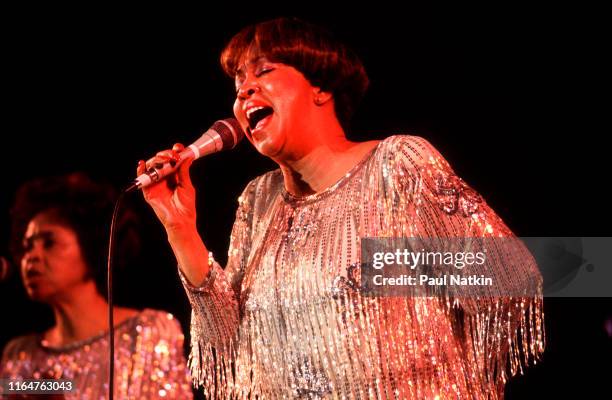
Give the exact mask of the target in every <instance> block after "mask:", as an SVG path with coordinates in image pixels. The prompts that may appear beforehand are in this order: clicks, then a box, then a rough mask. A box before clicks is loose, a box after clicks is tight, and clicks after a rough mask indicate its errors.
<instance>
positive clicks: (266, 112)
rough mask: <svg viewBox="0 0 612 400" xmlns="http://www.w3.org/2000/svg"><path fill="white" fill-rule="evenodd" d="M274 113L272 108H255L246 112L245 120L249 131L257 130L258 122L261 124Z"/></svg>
mask: <svg viewBox="0 0 612 400" xmlns="http://www.w3.org/2000/svg"><path fill="white" fill-rule="evenodd" d="M273 113H274V110H272V107H268V106H263V107H256V108H253V109H252V110H249V111H248V112H247V120H248V122H249V128H250V129H251V130H254V129H257V127H258V125H259V124H260V122H262V121H263V120H264V119H266V118H267V117H269V116H271V115H272V114H273Z"/></svg>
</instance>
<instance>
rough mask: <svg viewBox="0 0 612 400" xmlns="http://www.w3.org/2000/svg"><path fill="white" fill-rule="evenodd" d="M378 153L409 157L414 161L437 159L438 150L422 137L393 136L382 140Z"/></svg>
mask: <svg viewBox="0 0 612 400" xmlns="http://www.w3.org/2000/svg"><path fill="white" fill-rule="evenodd" d="M379 151H382V152H383V153H385V154H388V155H389V156H392V157H409V158H411V159H413V160H415V161H418V160H427V159H429V157H431V156H434V157H439V156H440V153H439V152H438V150H437V149H436V148H435V147H434V146H433V145H432V144H431V143H430V142H429V141H428V140H427V139H425V138H424V137H421V136H415V135H393V136H389V137H387V138H386V139H384V140H383V141H382V142H381V144H380V146H379Z"/></svg>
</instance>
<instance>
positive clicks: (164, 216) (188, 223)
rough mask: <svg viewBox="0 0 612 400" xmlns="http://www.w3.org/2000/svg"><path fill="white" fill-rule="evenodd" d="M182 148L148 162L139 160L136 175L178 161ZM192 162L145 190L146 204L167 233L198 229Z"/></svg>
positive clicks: (174, 147) (181, 165)
mask: <svg viewBox="0 0 612 400" xmlns="http://www.w3.org/2000/svg"><path fill="white" fill-rule="evenodd" d="M183 148H184V146H183V145H182V144H180V143H177V144H175V145H174V146H172V149H171V150H164V151H160V152H159V153H157V154H156V155H155V157H152V158H150V159H148V160H147V162H146V163H145V162H144V161H142V160H141V161H139V162H138V168H137V169H136V175H137V176H138V175H140V174H143V173H145V172H146V171H147V170H149V168H154V167H155V166H161V165H163V164H164V163H166V162H172V161H174V162H178V160H179V156H178V154H179V153H180V152H181V151H182V150H183ZM192 162H193V159H191V158H190V159H187V160H185V161H184V162H183V163H181V164H180V166H179V167H178V170H177V172H176V173H175V174H173V175H170V176H167V177H166V178H165V179H163V180H161V181H159V182H156V183H153V184H151V185H149V186H147V187H145V188H143V189H142V192H143V194H144V198H145V200H146V202H147V203H149V205H150V206H151V208H153V211H154V212H155V214H156V215H157V218H159V220H160V221H161V223H162V224H163V225H164V228H166V232H168V233H172V232H174V231H177V230H185V229H192V230H193V229H195V227H196V206H195V189H194V187H193V185H192V183H191V178H190V177H189V167H190V166H191V163H192Z"/></svg>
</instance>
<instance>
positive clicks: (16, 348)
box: [0, 309, 193, 400]
mask: <svg viewBox="0 0 612 400" xmlns="http://www.w3.org/2000/svg"><path fill="white" fill-rule="evenodd" d="M183 340H184V337H183V334H182V332H181V328H180V325H179V324H178V321H176V319H174V317H173V316H172V314H168V313H166V312H162V311H156V310H152V309H145V310H143V311H141V312H139V313H138V314H137V315H135V316H134V317H131V318H128V319H126V320H125V321H123V322H121V323H120V324H119V325H117V326H116V327H115V341H116V342H115V343H116V345H115V392H114V394H115V398H116V399H122V400H123V399H138V400H140V399H188V400H189V399H191V398H193V393H192V390H191V385H190V378H189V374H188V370H187V368H186V365H185V358H184V356H183ZM0 376H1V377H4V378H8V379H69V380H73V384H74V387H75V390H74V391H73V392H71V393H65V394H64V396H65V397H64V398H66V399H75V400H76V399H79V400H82V399H83V400H84V399H87V400H89V399H91V400H94V399H95V400H103V399H107V398H108V332H106V333H101V334H100V335H97V336H95V337H92V338H89V339H86V340H84V341H80V342H77V343H72V344H69V345H66V346H63V347H51V346H48V345H46V343H45V342H44V341H41V337H40V335H38V334H32V335H26V336H21V337H18V338H15V339H13V340H11V341H10V342H9V343H8V344H7V346H6V347H5V349H4V354H3V356H2V364H1V368H0Z"/></svg>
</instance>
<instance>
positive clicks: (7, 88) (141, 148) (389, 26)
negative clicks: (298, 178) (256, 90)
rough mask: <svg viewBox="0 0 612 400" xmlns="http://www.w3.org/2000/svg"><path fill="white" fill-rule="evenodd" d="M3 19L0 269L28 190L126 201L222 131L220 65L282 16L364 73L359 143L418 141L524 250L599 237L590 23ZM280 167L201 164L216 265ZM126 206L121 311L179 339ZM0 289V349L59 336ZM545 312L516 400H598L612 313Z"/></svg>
mask: <svg viewBox="0 0 612 400" xmlns="http://www.w3.org/2000/svg"><path fill="white" fill-rule="evenodd" d="M327 7H329V5H328V6H327ZM262 8H267V10H262ZM324 10H326V11H324ZM6 11H7V12H6V13H5V15H4V18H3V19H4V20H5V22H6V24H5V27H6V28H5V29H6V34H5V39H7V40H5V45H4V46H3V47H4V49H3V59H4V61H3V69H4V72H3V73H2V76H3V79H2V81H3V85H2V86H3V90H2V92H3V97H4V102H3V103H4V105H3V113H2V114H3V118H2V131H3V133H2V139H1V142H0V143H2V144H1V149H2V152H1V155H2V158H3V159H4V163H3V169H2V171H3V177H2V190H1V192H0V193H1V195H0V210H2V212H1V213H0V226H1V227H2V229H1V231H0V238H1V240H0V252H2V254H5V255H6V254H7V242H8V235H9V220H8V209H9V205H10V203H11V201H12V196H13V195H14V191H15V189H16V188H17V187H18V186H19V185H20V184H21V183H23V182H24V181H26V180H28V179H30V178H33V177H38V176H47V175H56V174H60V173H64V172H69V171H73V170H84V171H87V172H89V173H90V174H92V175H93V176H94V177H98V178H100V179H105V180H108V181H110V182H112V183H113V184H115V185H116V186H117V187H120V186H123V185H125V184H126V183H127V182H129V181H130V180H131V179H132V178H133V176H134V170H135V165H136V161H137V160H138V159H141V158H142V159H144V158H148V157H149V156H150V155H152V154H153V153H154V152H156V151H158V150H160V149H163V148H166V147H169V146H171V145H172V144H173V143H174V142H177V141H182V142H184V143H186V142H190V141H191V140H193V139H195V138H196V137H197V136H198V134H199V132H200V131H202V130H203V129H205V128H207V127H208V126H209V125H210V124H211V123H212V122H213V121H215V120H216V119H219V118H225V117H228V116H230V115H231V105H232V102H233V96H234V91H233V82H232V81H231V80H229V79H227V78H226V77H224V76H223V74H222V72H221V69H220V67H219V64H218V56H219V53H220V51H221V49H222V47H223V45H224V44H225V43H226V42H227V40H229V38H230V37H231V35H232V34H233V33H235V32H236V31H237V30H238V29H240V28H241V27H243V26H244V25H246V24H248V23H252V22H256V21H261V20H263V19H267V18H271V17H275V16H279V15H295V16H300V17H303V18H305V19H308V20H310V21H312V22H315V23H319V24H321V25H324V26H327V27H328V28H329V29H331V30H332V31H333V32H335V33H336V34H337V36H339V37H340V38H341V39H343V40H345V41H346V42H348V43H349V44H350V45H351V46H352V47H353V48H354V49H355V51H356V52H357V53H358V54H359V55H360V56H361V57H362V59H363V61H364V63H365V65H366V68H367V70H368V72H369V75H370V79H371V87H370V90H369V93H368V95H367V96H366V99H365V101H364V103H363V104H362V107H361V108H360V109H359V111H358V115H357V116H356V118H355V120H354V123H353V129H352V131H351V133H350V135H351V137H352V138H354V139H355V140H365V139H375V138H384V137H387V136H389V135H391V134H394V133H410V134H415V135H420V136H424V137H426V138H427V139H428V140H429V141H430V142H432V143H433V144H434V146H436V147H437V148H438V149H439V150H440V151H441V153H442V154H443V155H444V156H445V157H446V158H447V159H448V160H449V162H450V163H451V165H453V167H454V168H455V170H456V171H457V172H458V174H459V175H460V176H461V177H463V178H464V179H465V180H466V181H467V182H468V183H470V184H471V185H472V186H473V187H474V188H475V189H476V190H478V191H479V192H480V193H481V194H482V195H483V196H484V197H485V198H486V199H487V201H488V202H489V204H491V205H492V207H493V208H494V209H495V210H496V211H497V212H498V213H499V215H500V216H501V217H502V218H503V219H504V220H505V221H506V222H507V224H508V225H509V226H510V228H511V229H513V230H514V231H515V232H516V233H517V234H518V235H520V236H605V235H607V234H608V233H609V232H605V230H604V226H605V225H604V223H603V219H604V218H605V217H606V215H607V213H606V210H607V209H608V208H606V207H605V206H604V204H605V184H604V181H603V176H604V169H603V168H604V167H603V166H604V162H605V157H604V150H603V146H602V145H603V140H602V139H600V138H599V137H598V134H600V132H598V130H597V129H595V128H594V127H593V125H592V122H593V119H592V114H596V113H597V108H596V107H595V106H591V105H588V100H589V96H587V94H586V93H587V92H586V89H588V88H589V87H591V85H592V84H593V83H597V79H596V78H594V73H595V72H596V71H595V69H596V67H595V65H596V63H595V62H593V61H596V60H595V59H596V58H597V55H596V54H597V53H596V52H595V51H591V49H592V48H593V49H594V48H596V46H594V40H595V39H594V38H595V37H596V35H597V33H598V29H599V26H600V25H598V24H597V22H596V20H595V18H594V19H593V22H592V23H590V21H591V20H590V18H591V16H592V15H589V14H588V13H583V12H578V11H576V10H571V9H565V10H560V9H538V10H536V9H534V8H533V7H531V8H522V9H521V8H518V7H517V8H509V7H501V6H500V7H497V8H491V7H488V8H481V7H478V8H477V7H473V8H472V9H470V8H465V7H464V8H461V9H458V8H454V9H445V10H424V9H420V8H419V9H417V8H414V7H413V8H410V9H400V8H397V7H396V8H388V7H384V6H382V5H379V6H376V7H373V6H369V7H367V8H366V7H365V6H364V7H363V8H362V9H360V8H359V6H357V5H356V4H354V5H352V6H350V7H344V8H338V9H336V10H333V11H330V10H327V9H326V8H320V7H315V6H314V5H313V4H309V6H308V8H304V9H296V10H280V9H274V8H273V7H271V6H270V5H267V7H266V6H264V5H263V4H255V3H253V4H250V5H248V6H247V5H238V4H235V5H228V6H227V7H226V10H225V11H218V10H215V11H213V10H212V7H211V8H210V9H209V10H191V9H190V10H187V9H184V10H176V9H172V10H170V9H168V8H166V7H165V6H163V7H162V6H160V7H157V8H147V9H144V8H142V9H137V8H133V9H129V10H128V9H124V8H119V9H102V8H98V9H95V8H93V7H91V8H89V9H82V8H81V9H77V8H71V9H67V8H65V9H60V8H53V9H21V10H6ZM585 22H586V23H585ZM272 168H274V164H273V163H271V162H270V161H268V160H266V159H264V158H263V157H261V156H259V155H258V154H257V153H256V152H255V151H254V150H253V149H252V148H251V147H250V145H249V144H248V143H247V142H246V141H245V142H244V143H242V144H241V145H240V146H239V148H237V149H236V150H234V151H233V152H229V153H224V154H217V155H213V156H210V157H208V158H206V159H204V160H202V161H199V162H198V163H197V164H195V165H194V167H193V169H192V177H193V180H194V183H195V184H196V186H197V187H198V188H199V193H200V197H199V210H200V214H199V226H200V228H201V229H200V230H201V232H203V235H204V239H205V241H206V243H207V245H208V246H209V247H210V248H211V249H212V250H213V251H214V252H215V254H216V255H219V256H218V257H217V258H220V259H221V260H222V261H224V256H223V254H224V253H225V251H226V249H227V240H228V236H229V231H230V229H231V224H232V222H233V216H234V212H235V208H236V197H237V196H238V194H239V193H240V191H241V190H242V188H243V187H244V185H245V184H246V183H247V182H248V181H249V180H251V179H253V178H254V177H255V176H257V175H259V174H261V173H263V172H265V171H267V170H269V169H272ZM129 203H130V206H132V207H134V208H135V209H136V210H137V211H138V212H139V214H140V215H141V216H142V239H143V242H144V244H145V246H144V247H145V250H146V252H144V253H143V254H141V255H140V257H139V258H138V259H137V260H136V261H135V262H134V264H133V265H132V266H131V267H130V268H128V269H127V270H124V271H119V274H118V276H117V278H116V279H117V282H116V286H117V294H116V296H117V301H118V302H120V303H122V304H125V305H130V306H135V307H145V306H146V307H155V308H161V309H166V310H169V311H171V312H173V313H175V314H176V315H177V316H178V317H179V319H180V320H181V321H182V323H183V325H184V327H185V328H186V327H187V322H188V315H189V314H188V313H189V307H188V304H187V303H186V300H185V296H184V295H183V293H182V288H181V287H180V284H179V282H178V280H177V278H176V268H175V263H174V261H173V258H172V255H171V252H170V250H169V248H168V246H167V244H166V242H165V235H164V233H163V230H162V228H161V226H160V225H159V224H158V223H157V222H156V221H155V219H154V217H153V215H152V213H151V212H150V211H149V210H148V209H147V208H146V207H145V206H144V204H143V203H144V202H143V201H142V199H141V198H140V196H139V195H135V196H133V197H131V198H130V199H129ZM608 218H609V217H608ZM1 285H2V286H0V293H1V294H0V301H1V303H0V311H1V313H2V315H3V318H2V322H1V323H0V327H1V328H0V329H1V330H0V347H1V346H3V344H4V343H5V342H6V340H8V339H9V338H10V337H12V336H14V335H17V334H22V333H25V332H27V331H31V330H33V329H42V328H43V327H44V326H45V325H46V324H49V323H50V322H51V320H50V315H49V314H48V313H47V312H46V310H45V309H44V307H40V306H37V305H34V304H31V303H29V302H28V301H27V300H26V298H25V295H24V292H23V290H22V289H21V286H20V283H19V280H18V278H17V277H16V276H14V277H13V278H12V279H11V280H9V281H8V282H5V283H3V284H1ZM546 312H547V314H546V322H547V326H546V328H547V336H548V347H547V351H546V353H545V358H544V361H543V362H542V363H541V364H539V365H538V366H537V367H535V368H532V369H530V370H529V371H528V373H527V375H526V376H524V377H520V378H517V379H514V380H513V381H512V382H511V383H510V384H509V386H508V388H507V396H508V398H538V397H542V396H555V397H565V396H566V395H568V393H569V391H570V390H577V391H580V392H582V393H583V394H585V391H586V392H590V393H593V394H595V393H598V392H599V391H600V390H603V387H604V382H605V381H604V379H605V378H604V377H608V378H609V376H610V375H609V372H610V370H611V369H610V366H609V360H610V355H611V353H610V348H611V346H610V344H611V341H610V338H609V337H608V335H607V334H606V332H605V329H604V321H605V319H606V318H610V315H611V311H610V301H609V299H547V301H546ZM597 364H599V365H597Z"/></svg>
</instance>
